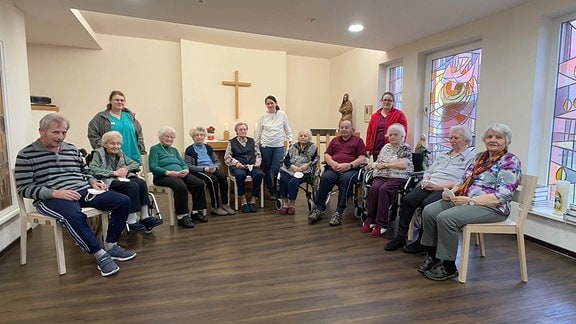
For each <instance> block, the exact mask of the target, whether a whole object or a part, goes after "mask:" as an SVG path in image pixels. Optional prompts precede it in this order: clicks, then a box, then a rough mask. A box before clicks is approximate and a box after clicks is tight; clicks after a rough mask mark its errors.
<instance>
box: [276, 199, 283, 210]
mask: <svg viewBox="0 0 576 324" xmlns="http://www.w3.org/2000/svg"><path fill="white" fill-rule="evenodd" d="M275 203H276V210H280V209H281V208H282V205H284V202H282V199H281V198H276V201H275Z"/></svg>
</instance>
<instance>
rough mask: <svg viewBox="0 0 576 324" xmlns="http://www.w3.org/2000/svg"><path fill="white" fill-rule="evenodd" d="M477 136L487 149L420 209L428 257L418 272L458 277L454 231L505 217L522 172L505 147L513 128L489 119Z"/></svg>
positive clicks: (432, 276) (443, 277)
mask: <svg viewBox="0 0 576 324" xmlns="http://www.w3.org/2000/svg"><path fill="white" fill-rule="evenodd" d="M481 138H482V141H483V142H484V145H485V146H486V151H484V152H481V153H478V154H477V155H476V157H475V159H474V162H473V163H472V164H471V165H470V166H469V167H468V169H466V171H465V172H464V175H463V176H462V178H461V179H460V180H459V181H458V182H457V183H456V184H455V185H454V187H453V188H452V189H451V190H450V191H447V192H444V193H442V200H439V201H437V202H434V203H432V204H430V205H428V206H426V207H425V208H424V210H423V212H422V215H423V220H424V235H423V237H422V245H424V246H426V247H427V250H428V256H427V257H426V260H425V261H424V263H422V264H421V265H420V266H419V267H418V271H420V272H422V273H423V274H424V275H425V276H426V277H427V278H428V279H432V280H446V279H450V278H454V277H457V276H458V270H457V269H456V254H457V253H458V232H459V231H460V230H461V229H462V228H463V227H464V226H466V225H467V224H481V223H493V222H500V221H504V220H505V219H506V218H507V217H508V215H509V214H510V201H512V198H513V195H514V191H516V188H518V185H519V184H520V177H521V173H522V172H521V164H520V160H519V159H518V157H516V155H514V154H512V153H510V152H508V146H509V145H510V143H511V142H512V131H511V130H510V128H509V127H508V126H507V125H504V124H498V123H497V124H492V125H490V126H489V127H488V128H487V129H486V130H485V131H484V132H483V133H482V137H481Z"/></svg>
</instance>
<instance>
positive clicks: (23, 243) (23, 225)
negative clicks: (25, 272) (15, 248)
mask: <svg viewBox="0 0 576 324" xmlns="http://www.w3.org/2000/svg"><path fill="white" fill-rule="evenodd" d="M27 231H28V219H27V217H20V264H26V248H27V245H28V235H27V234H28V233H27Z"/></svg>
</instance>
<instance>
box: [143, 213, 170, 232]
mask: <svg viewBox="0 0 576 324" xmlns="http://www.w3.org/2000/svg"><path fill="white" fill-rule="evenodd" d="M163 223H164V221H163V220H161V219H160V218H157V217H153V216H149V217H146V218H143V219H141V220H140V224H142V225H144V227H146V233H147V234H150V233H151V232H152V230H153V229H154V227H156V226H158V225H162V224H163Z"/></svg>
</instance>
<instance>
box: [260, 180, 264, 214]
mask: <svg viewBox="0 0 576 324" xmlns="http://www.w3.org/2000/svg"><path fill="white" fill-rule="evenodd" d="M260 208H264V181H262V183H260Z"/></svg>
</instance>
